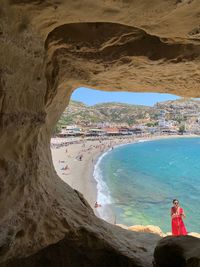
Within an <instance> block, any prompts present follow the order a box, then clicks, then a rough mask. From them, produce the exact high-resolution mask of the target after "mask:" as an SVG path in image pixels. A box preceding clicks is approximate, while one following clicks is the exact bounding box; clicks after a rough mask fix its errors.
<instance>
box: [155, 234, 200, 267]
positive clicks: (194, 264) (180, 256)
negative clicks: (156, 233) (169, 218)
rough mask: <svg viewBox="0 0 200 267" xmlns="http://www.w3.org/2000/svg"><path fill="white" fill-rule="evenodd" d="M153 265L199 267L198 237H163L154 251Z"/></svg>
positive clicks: (162, 266)
mask: <svg viewBox="0 0 200 267" xmlns="http://www.w3.org/2000/svg"><path fill="white" fill-rule="evenodd" d="M154 258H155V261H154V266H155V267H157V266H158V267H175V266H176V267H199V266H200V239H199V238H196V237H192V236H185V237H183V236H182V237H165V238H163V239H162V240H161V241H160V242H159V243H158V245H157V247H156V249H155V252H154Z"/></svg>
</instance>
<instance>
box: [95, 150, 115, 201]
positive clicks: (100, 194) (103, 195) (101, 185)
mask: <svg viewBox="0 0 200 267" xmlns="http://www.w3.org/2000/svg"><path fill="white" fill-rule="evenodd" d="M109 151H110V149H109V150H108V151H106V152H105V153H104V154H102V155H101V156H100V157H99V158H98V160H97V163H96V164H95V166H94V173H93V176H94V179H95V180H96V181H97V202H98V203H99V204H101V205H107V204H110V203H112V201H111V196H110V191H109V189H108V187H107V185H106V183H105V182H104V181H103V175H102V170H101V168H100V162H101V160H102V159H103V157H105V155H106V154H108V152H109Z"/></svg>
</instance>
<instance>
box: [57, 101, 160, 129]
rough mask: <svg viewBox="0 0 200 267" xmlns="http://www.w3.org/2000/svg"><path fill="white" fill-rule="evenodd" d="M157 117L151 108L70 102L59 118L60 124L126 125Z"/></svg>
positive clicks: (122, 104)
mask: <svg viewBox="0 0 200 267" xmlns="http://www.w3.org/2000/svg"><path fill="white" fill-rule="evenodd" d="M157 116H158V112H157V110H155V109H154V108H153V107H148V106H142V105H141V106H140V105H129V104H124V103H114V102H112V103H102V104H97V105H94V106H87V105H85V104H84V103H81V102H76V101H70V104H69V106H68V107H67V108H66V110H65V111H64V113H63V115H62V116H61V118H60V121H59V123H60V124H66V125H67V124H89V123H105V122H108V123H115V124H118V123H119V124H128V125H132V124H134V123H138V122H140V121H141V122H142V121H148V120H154V119H156V118H157Z"/></svg>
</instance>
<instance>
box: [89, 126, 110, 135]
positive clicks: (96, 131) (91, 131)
mask: <svg viewBox="0 0 200 267" xmlns="http://www.w3.org/2000/svg"><path fill="white" fill-rule="evenodd" d="M105 134H106V131H105V130H103V129H99V128H93V129H89V130H88V132H87V134H86V135H88V136H103V135H105Z"/></svg>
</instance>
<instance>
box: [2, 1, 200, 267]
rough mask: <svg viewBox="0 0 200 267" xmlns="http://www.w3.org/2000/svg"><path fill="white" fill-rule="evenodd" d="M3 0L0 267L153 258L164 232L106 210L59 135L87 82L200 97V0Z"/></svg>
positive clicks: (136, 262) (130, 262) (143, 262)
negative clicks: (81, 185)
mask: <svg viewBox="0 0 200 267" xmlns="http://www.w3.org/2000/svg"><path fill="white" fill-rule="evenodd" d="M0 4H1V5H0V41H1V46H0V110H1V112H0V262H1V263H0V266H138V267H139V266H140V267H141V266H145V267H148V266H152V260H153V250H154V247H155V246H156V243H157V241H158V240H159V239H160V237H158V236H157V235H154V234H146V233H135V232H132V233H130V232H127V231H126V230H124V229H121V228H119V227H117V226H112V225H109V224H107V223H105V222H104V221H102V220H100V219H98V218H96V217H95V215H94V213H93V211H92V209H91V208H90V207H89V205H88V204H87V202H86V201H85V200H84V198H83V197H82V195H81V194H80V193H78V192H76V191H74V190H73V189H72V188H70V187H69V186H68V185H67V184H64V183H63V182H62V181H61V179H60V178H59V177H57V175H56V172H55V170H54V167H53V164H52V159H51V153H50V148H49V142H50V137H51V132H52V129H53V127H54V126H55V124H56V122H57V121H58V118H59V117H60V115H61V113H62V112H63V110H64V109H65V107H66V106H67V105H68V102H69V98H70V95H71V93H72V92H73V90H75V89H76V88H77V87H80V86H89V87H92V88H97V89H102V90H108V88H110V90H113V91H114V90H126V91H149V92H150V91H154V92H166V93H174V94H177V95H181V96H193V97H200V92H199V70H200V69H199V60H200V44H199V16H200V15H199V14H200V4H199V0H193V1H192V0H188V1H175V0H152V1H149V0H133V1H132V0H131V1H130V0H98V1H93V0H77V1H72V0H59V1H57V0H43V1H41V0H9V1H8V0H1V1H0ZM170 242H171V243H170V246H171V245H172V244H173V242H174V240H173V239H172V240H171V241H170ZM188 242H190V246H192V244H193V243H194V246H195V248H197V249H196V252H195V251H193V255H192V257H193V258H195V261H196V262H199V258H198V252H199V250H198V247H197V242H196V239H193V238H190V239H189V241H188ZM180 244H181V240H180V241H179V240H176V245H177V247H178V248H180V249H182V250H186V249H187V247H186V246H184V247H181V246H180ZM195 253H196V254H195ZM183 255H186V254H184V253H183ZM158 258H159V254H156V262H157V263H158V264H160V265H159V266H173V265H169V264H168V265H163V263H162V261H159V260H158ZM189 258H190V257H189V256H188V254H187V262H188V259H189ZM177 262H178V263H180V262H179V261H177ZM185 262H186V261H185ZM185 262H184V264H185ZM193 262H194V261H193ZM182 263H183V261H182V262H181V264H182ZM190 263H191V261H189V263H188V265H187V266H197V265H194V264H193V263H191V264H193V265H191V264H190ZM176 266H186V265H183V264H182V265H180V264H179V265H176Z"/></svg>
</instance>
